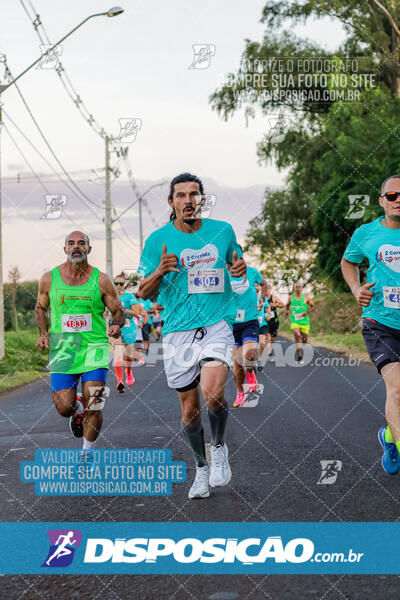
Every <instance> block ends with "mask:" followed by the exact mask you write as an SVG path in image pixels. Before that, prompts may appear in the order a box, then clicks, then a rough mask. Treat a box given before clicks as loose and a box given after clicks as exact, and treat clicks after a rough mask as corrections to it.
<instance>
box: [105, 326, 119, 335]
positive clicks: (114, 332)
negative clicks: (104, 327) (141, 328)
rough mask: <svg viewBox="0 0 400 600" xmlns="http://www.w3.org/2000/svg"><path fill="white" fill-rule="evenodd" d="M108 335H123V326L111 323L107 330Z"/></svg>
mask: <svg viewBox="0 0 400 600" xmlns="http://www.w3.org/2000/svg"><path fill="white" fill-rule="evenodd" d="M107 335H109V336H110V337H113V338H119V337H121V327H120V326H119V325H110V327H109V328H108V331H107Z"/></svg>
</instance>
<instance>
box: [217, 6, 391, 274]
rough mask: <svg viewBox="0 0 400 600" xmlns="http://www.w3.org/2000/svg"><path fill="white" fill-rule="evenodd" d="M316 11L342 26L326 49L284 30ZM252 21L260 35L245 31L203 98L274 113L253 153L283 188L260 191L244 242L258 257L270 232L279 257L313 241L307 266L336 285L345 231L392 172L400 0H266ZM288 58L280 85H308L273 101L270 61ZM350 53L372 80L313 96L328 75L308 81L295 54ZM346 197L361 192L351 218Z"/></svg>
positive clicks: (329, 84)
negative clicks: (287, 75)
mask: <svg viewBox="0 0 400 600" xmlns="http://www.w3.org/2000/svg"><path fill="white" fill-rule="evenodd" d="M322 17H330V18H333V19H336V20H337V21H338V22H340V23H341V24H342V26H343V28H344V30H345V33H346V39H345V41H344V43H342V44H341V45H340V46H339V47H338V48H337V49H336V50H335V52H334V53H329V52H327V51H326V50H325V49H324V48H322V47H319V46H318V45H317V44H314V43H311V42H310V41H308V40H304V39H299V38H296V37H295V36H294V35H293V34H292V27H293V25H295V24H297V23H304V22H306V21H307V20H308V19H310V18H317V19H318V18H322ZM261 21H262V22H263V23H264V24H265V28H266V29H265V34H264V37H263V39H262V41H261V42H257V41H252V40H246V42H245V47H244V51H243V54H242V59H241V63H240V67H239V69H238V70H237V72H236V73H230V74H228V75H227V76H226V80H225V82H224V84H223V85H222V86H221V87H220V88H219V89H218V90H216V91H215V92H214V93H213V94H212V95H211V97H210V103H211V106H212V108H213V109H214V110H216V111H217V112H218V113H219V114H220V115H221V117H222V118H224V119H228V118H230V117H231V116H232V115H233V114H234V113H236V112H237V111H238V110H240V109H244V112H245V115H246V118H251V117H252V116H254V115H255V111H256V110H261V112H262V113H263V114H264V115H266V116H268V117H270V118H269V121H271V117H272V116H274V115H275V117H277V119H278V126H277V127H275V128H271V126H270V127H269V129H267V131H266V132H265V134H264V136H263V137H262V139H261V140H260V142H259V143H258V146H257V153H258V157H259V159H260V161H261V162H264V163H268V162H270V161H274V162H275V164H276V166H277V168H278V169H280V170H283V169H285V170H286V171H287V177H286V186H285V193H284V195H283V196H282V195H279V194H278V195H277V194H276V193H272V194H271V192H269V191H268V190H267V192H266V200H265V204H264V206H263V209H262V213H261V215H260V216H259V217H258V218H256V219H253V221H252V222H251V224H250V230H249V232H248V236H247V241H248V244H247V245H248V247H253V248H254V249H255V250H257V251H258V252H259V254H260V255H261V256H262V257H265V258H266V257H267V256H268V252H271V247H270V242H271V239H272V240H275V242H276V243H279V244H280V245H281V247H282V248H283V251H284V254H285V255H286V256H287V255H290V252H289V249H290V246H293V245H294V244H297V245H298V248H299V250H300V251H302V250H303V249H304V247H305V246H308V248H309V250H310V251H311V254H312V249H313V248H315V249H316V261H315V265H314V267H313V268H314V273H319V274H320V276H325V277H328V278H331V279H332V280H333V282H336V283H339V285H342V278H341V274H340V270H339V268H338V266H339V262H340V258H341V255H342V253H343V250H344V248H345V246H346V244H347V241H348V237H349V235H350V234H351V233H352V231H353V230H354V228H355V227H358V226H359V225H361V224H362V223H363V222H365V221H368V220H370V219H371V218H373V217H375V216H377V214H379V210H380V209H379V206H378V204H377V202H376V199H377V196H378V195H379V184H380V182H381V181H382V180H383V179H384V178H385V177H387V176H388V175H389V174H392V173H394V172H398V171H400V165H399V159H398V157H399V156H400V155H399V153H398V152H397V149H398V140H397V138H398V125H397V121H399V122H400V119H399V117H400V110H399V109H400V105H399V94H400V61H399V40H400V30H399V26H398V24H399V23H400V2H398V1H397V0H381V1H379V0H362V1H360V2H350V3H349V2H348V1H345V0H329V1H327V0H302V1H295V0H270V1H268V2H266V4H265V6H264V9H263V13H262V18H261ZM288 57H290V58H291V59H292V60H293V65H294V69H293V71H292V73H291V75H292V80H291V81H290V82H289V84H288V83H285V81H283V82H282V84H281V87H282V89H288V87H290V88H291V90H293V89H294V90H296V91H298V92H299V93H300V92H304V91H307V90H308V91H310V90H311V92H312V93H310V94H308V95H305V96H304V97H303V98H301V99H300V100H299V99H297V100H296V102H293V101H291V100H289V101H285V102H284V103H281V102H280V100H279V98H277V97H276V96H274V93H273V92H274V89H276V88H275V85H276V84H274V82H273V79H272V75H271V70H272V69H273V68H274V65H276V64H280V63H279V61H282V64H284V63H285V61H286V62H287V60H288ZM353 57H357V59H358V61H359V63H360V65H362V68H363V71H364V72H365V73H368V72H371V73H375V74H376V75H377V76H378V75H379V78H378V77H376V80H375V82H374V85H371V81H369V84H370V85H363V86H362V87H361V88H360V89H359V90H358V91H359V101H356V102H345V101H343V100H340V98H339V99H335V98H334V97H332V98H333V99H329V100H328V101H326V102H325V103H321V102H319V101H316V100H315V99H316V97H317V94H318V93H322V92H324V90H325V91H329V90H333V89H335V86H336V83H335V78H334V76H333V75H332V74H329V75H328V76H327V77H326V79H325V80H324V79H323V78H322V77H319V78H316V79H315V83H313V85H312V86H311V88H309V87H307V86H306V84H305V80H304V77H303V76H302V69H301V66H299V65H301V64H302V62H301V61H303V64H304V61H305V60H308V61H311V60H314V61H316V60H317V59H330V60H331V62H332V63H335V64H337V65H338V66H340V65H345V64H346V62H345V61H346V60H349V59H351V58H353ZM275 68H276V67H275ZM317 74H319V75H321V72H319V73H317ZM364 83H366V81H364ZM279 123H280V125H279ZM349 196H353V197H355V196H362V197H369V204H368V205H366V206H364V208H365V210H364V212H363V214H362V215H361V216H359V217H358V218H357V219H354V218H351V215H350V218H349V206H350V205H349V202H350V200H349ZM361 212H362V211H361ZM299 213H300V214H299ZM278 230H279V231H278ZM300 253H301V252H300Z"/></svg>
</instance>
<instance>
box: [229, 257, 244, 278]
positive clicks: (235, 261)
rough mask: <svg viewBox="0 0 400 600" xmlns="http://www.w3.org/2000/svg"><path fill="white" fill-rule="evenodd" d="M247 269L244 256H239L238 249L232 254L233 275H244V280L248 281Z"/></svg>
mask: <svg viewBox="0 0 400 600" xmlns="http://www.w3.org/2000/svg"><path fill="white" fill-rule="evenodd" d="M246 269H247V265H246V263H245V261H244V259H243V258H238V255H237V252H236V250H234V251H233V254H232V266H231V275H232V277H243V281H246Z"/></svg>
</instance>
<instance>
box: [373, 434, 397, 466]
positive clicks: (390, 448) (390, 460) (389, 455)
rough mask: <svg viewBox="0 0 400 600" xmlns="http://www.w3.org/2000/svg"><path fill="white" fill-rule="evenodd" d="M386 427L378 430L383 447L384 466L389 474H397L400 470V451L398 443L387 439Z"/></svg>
mask: <svg viewBox="0 0 400 600" xmlns="http://www.w3.org/2000/svg"><path fill="white" fill-rule="evenodd" d="M385 431H386V427H381V428H380V430H379V431H378V440H379V443H380V445H381V446H382V448H383V456H382V467H383V469H384V470H385V471H386V473H389V475H396V473H398V472H399V471H400V453H399V451H398V449H397V446H396V444H393V443H390V442H387V441H386V440H385Z"/></svg>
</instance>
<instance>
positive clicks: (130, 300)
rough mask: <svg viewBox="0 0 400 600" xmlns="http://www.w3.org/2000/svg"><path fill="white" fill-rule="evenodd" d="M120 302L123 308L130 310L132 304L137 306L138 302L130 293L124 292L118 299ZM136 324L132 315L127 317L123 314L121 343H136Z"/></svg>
mask: <svg viewBox="0 0 400 600" xmlns="http://www.w3.org/2000/svg"><path fill="white" fill-rule="evenodd" d="M120 301H121V304H122V307H123V308H128V309H129V310H130V309H131V307H132V305H133V304H137V303H138V301H137V299H136V296H135V295H134V294H131V293H130V292H125V293H124V294H122V296H121V297H120ZM136 334H137V332H136V324H135V319H134V318H133V315H128V314H126V313H125V325H124V326H123V327H122V328H121V337H122V341H123V342H124V343H125V344H134V343H135V342H136Z"/></svg>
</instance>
